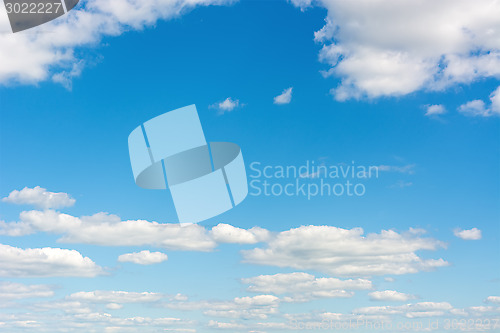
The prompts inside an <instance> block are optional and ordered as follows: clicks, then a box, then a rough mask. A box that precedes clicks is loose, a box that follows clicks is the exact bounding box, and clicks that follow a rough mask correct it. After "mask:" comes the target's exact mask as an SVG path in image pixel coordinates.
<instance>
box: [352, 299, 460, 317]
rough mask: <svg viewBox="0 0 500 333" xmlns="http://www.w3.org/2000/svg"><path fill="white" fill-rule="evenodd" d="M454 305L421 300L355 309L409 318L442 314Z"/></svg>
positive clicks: (361, 312) (363, 313) (368, 312)
mask: <svg viewBox="0 0 500 333" xmlns="http://www.w3.org/2000/svg"><path fill="white" fill-rule="evenodd" d="M452 309H453V307H452V306H451V304H450V303H447V302H441V303H436V302H420V303H415V304H406V305H401V306H371V307H365V308H358V309H354V310H353V313H354V314H362V315H402V316H405V317H407V318H424V317H438V316H442V315H444V314H445V313H447V311H450V310H452Z"/></svg>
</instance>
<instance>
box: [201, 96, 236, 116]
mask: <svg viewBox="0 0 500 333" xmlns="http://www.w3.org/2000/svg"><path fill="white" fill-rule="evenodd" d="M239 106H243V104H240V101H239V100H238V99H232V98H231V97H228V98H226V99H225V100H223V101H222V102H218V103H215V104H212V105H210V106H209V108H212V109H217V110H219V114H224V113H226V112H231V111H233V110H234V109H236V108H237V107H239Z"/></svg>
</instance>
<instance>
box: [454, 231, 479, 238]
mask: <svg viewBox="0 0 500 333" xmlns="http://www.w3.org/2000/svg"><path fill="white" fill-rule="evenodd" d="M453 234H454V235H455V236H457V237H458V238H461V239H464V240H479V239H481V237H482V233H481V230H479V229H478V228H472V229H469V230H462V229H460V228H457V229H455V230H453Z"/></svg>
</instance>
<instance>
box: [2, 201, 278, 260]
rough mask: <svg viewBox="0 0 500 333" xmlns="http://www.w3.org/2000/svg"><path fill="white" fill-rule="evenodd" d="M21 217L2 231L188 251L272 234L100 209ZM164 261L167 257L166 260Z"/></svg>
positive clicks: (139, 256) (154, 256)
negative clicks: (87, 213)
mask: <svg viewBox="0 0 500 333" xmlns="http://www.w3.org/2000/svg"><path fill="white" fill-rule="evenodd" d="M19 218H20V221H18V222H10V223H5V222H3V221H0V235H9V236H21V235H26V234H31V233H34V232H37V231H41V232H48V233H53V234H60V235H62V237H61V238H60V239H59V241H60V242H63V243H84V244H93V245H102V246H145V245H148V246H151V245H153V246H157V247H161V248H165V249H172V250H184V251H211V250H213V249H214V248H215V247H216V246H217V243H237V244H254V243H257V242H263V241H266V240H267V239H269V238H270V237H271V233H270V232H269V231H268V230H265V229H262V228H259V227H253V228H251V229H248V230H246V229H241V228H236V227H233V226H231V225H228V224H223V223H221V224H218V225H217V226H215V227H213V228H212V230H207V229H205V228H204V227H203V226H200V225H197V224H191V225H187V226H181V225H179V224H177V223H157V222H150V221H145V220H128V221H122V220H121V219H120V218H119V217H118V216H116V215H112V214H108V213H103V212H101V213H97V214H94V215H92V216H82V217H76V216H72V215H69V214H64V213H61V212H58V211H54V210H50V209H48V210H44V211H38V210H32V211H23V212H21V213H20V214H19ZM148 252H149V251H143V252H140V253H135V254H134V253H132V254H125V255H123V256H122V257H121V260H122V261H123V260H126V259H129V260H132V259H133V260H137V261H141V262H150V261H151V262H154V261H157V260H159V259H162V258H165V257H163V255H159V254H158V252H156V253H148ZM162 261H163V260H162Z"/></svg>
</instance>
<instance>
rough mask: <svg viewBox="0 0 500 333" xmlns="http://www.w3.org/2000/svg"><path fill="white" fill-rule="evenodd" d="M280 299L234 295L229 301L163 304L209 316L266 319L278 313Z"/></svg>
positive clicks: (266, 296)
mask: <svg viewBox="0 0 500 333" xmlns="http://www.w3.org/2000/svg"><path fill="white" fill-rule="evenodd" d="M279 304H280V299H279V298H278V297H276V296H274V295H257V296H253V297H248V296H247V297H236V298H234V299H233V300H231V301H192V302H172V303H166V304H165V306H166V307H168V308H170V309H176V310H183V311H193V310H202V311H203V314H204V315H206V316H209V317H223V318H232V319H267V318H268V316H269V315H272V314H276V313H278V306H279Z"/></svg>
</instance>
